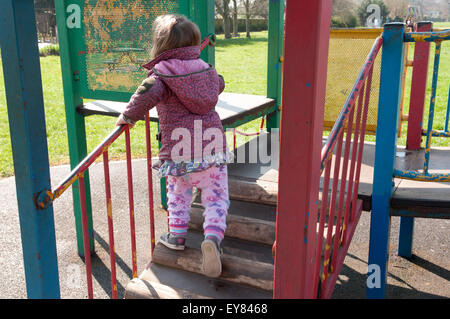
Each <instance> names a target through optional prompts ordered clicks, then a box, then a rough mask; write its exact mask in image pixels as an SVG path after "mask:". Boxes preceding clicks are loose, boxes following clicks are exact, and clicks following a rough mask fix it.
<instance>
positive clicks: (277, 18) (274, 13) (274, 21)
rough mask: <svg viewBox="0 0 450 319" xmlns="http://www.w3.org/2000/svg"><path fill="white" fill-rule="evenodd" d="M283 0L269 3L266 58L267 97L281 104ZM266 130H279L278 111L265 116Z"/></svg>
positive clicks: (273, 0) (272, 0)
mask: <svg viewBox="0 0 450 319" xmlns="http://www.w3.org/2000/svg"><path fill="white" fill-rule="evenodd" d="M284 7H285V1H284V0H270V1H269V43H268V58H267V97H269V98H272V99H275V100H276V104H277V105H278V107H279V106H280V104H281V87H282V81H281V80H282V65H283V63H282V57H283V29H284V19H283V18H284ZM266 128H267V130H268V131H270V129H272V128H280V111H276V112H274V113H272V114H269V115H268V116H267V122H266Z"/></svg>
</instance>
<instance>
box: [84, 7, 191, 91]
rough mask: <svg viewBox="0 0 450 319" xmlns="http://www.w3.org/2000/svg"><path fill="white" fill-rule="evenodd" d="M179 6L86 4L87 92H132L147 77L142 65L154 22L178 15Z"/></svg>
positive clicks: (147, 58)
mask: <svg viewBox="0 0 450 319" xmlns="http://www.w3.org/2000/svg"><path fill="white" fill-rule="evenodd" d="M179 2H180V1H179V0H85V1H84V8H83V30H84V42H85V47H86V54H85V68H86V69H85V73H86V81H87V83H86V86H87V89H88V90H92V91H96V90H102V91H115V92H134V90H135V89H136V87H137V86H138V85H139V84H140V83H141V82H142V79H143V78H145V76H146V75H147V72H146V70H145V69H143V68H142V67H141V65H142V64H144V63H146V62H148V60H149V54H148V52H149V48H150V47H151V35H152V23H153V21H154V20H155V19H156V17H157V16H159V15H162V14H166V13H178V12H180V5H179ZM181 13H183V12H181ZM184 14H185V13H184Z"/></svg>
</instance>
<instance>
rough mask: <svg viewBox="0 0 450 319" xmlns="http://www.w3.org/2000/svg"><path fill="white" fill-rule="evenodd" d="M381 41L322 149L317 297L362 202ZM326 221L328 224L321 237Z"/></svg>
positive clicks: (328, 286)
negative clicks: (368, 124)
mask: <svg viewBox="0 0 450 319" xmlns="http://www.w3.org/2000/svg"><path fill="white" fill-rule="evenodd" d="M382 42H383V40H382V38H381V37H379V38H377V39H376V41H375V43H374V45H373V47H372V49H371V51H370V53H369V55H368V57H367V59H366V61H365V63H364V65H363V67H362V69H361V71H360V73H359V75H358V79H357V81H356V83H355V85H354V86H353V89H352V91H351V92H350V95H349V96H348V98H347V101H346V103H345V104H344V106H343V108H342V110H341V112H340V114H339V116H338V119H337V120H336V122H335V124H334V126H333V129H332V130H331V132H330V135H329V136H328V139H327V141H326V143H325V145H324V146H323V148H322V154H321V173H322V174H323V175H322V176H323V184H322V199H321V206H320V210H319V225H318V231H317V243H316V251H315V263H314V280H315V281H314V287H313V289H314V296H318V297H320V298H329V297H331V294H332V292H333V289H334V286H335V284H336V280H337V276H338V275H339V272H340V269H341V267H342V264H343V262H344V258H345V255H346V253H347V250H348V247H349V245H350V241H351V239H352V237H353V233H354V231H355V228H356V225H357V223H358V220H359V216H360V214H361V211H362V201H361V200H359V199H358V188H359V178H360V171H361V163H362V154H363V149H364V138H365V132H366V121H367V112H368V108H369V102H370V95H371V94H370V92H371V85H372V74H373V67H374V61H375V58H376V57H377V55H378V52H379V51H380V48H381V46H382ZM355 113H356V116H355ZM344 135H345V139H344ZM331 175H332V177H331ZM330 186H331V189H330ZM310 222H311V223H317V221H310ZM325 225H327V227H328V228H327V230H326V234H325V235H326V237H325V238H324V233H325ZM324 241H325V245H324ZM308 242H312V243H314V242H315V241H309V240H308ZM319 285H320V289H319ZM318 293H319V294H318Z"/></svg>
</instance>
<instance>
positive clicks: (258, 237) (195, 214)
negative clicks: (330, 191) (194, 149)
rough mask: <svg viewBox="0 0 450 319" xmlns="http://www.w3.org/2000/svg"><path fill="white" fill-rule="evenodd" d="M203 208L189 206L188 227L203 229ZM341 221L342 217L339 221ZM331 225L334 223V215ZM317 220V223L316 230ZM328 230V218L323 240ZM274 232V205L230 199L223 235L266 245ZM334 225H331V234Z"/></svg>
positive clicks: (271, 241)
mask: <svg viewBox="0 0 450 319" xmlns="http://www.w3.org/2000/svg"><path fill="white" fill-rule="evenodd" d="M203 211H204V208H203V207H202V206H201V205H200V204H199V203H197V202H194V203H193V204H192V207H191V212H190V217H191V218H190V221H189V229H192V230H196V231H199V232H201V231H203V221H204V218H203ZM342 221H343V218H342V220H341V222H342ZM333 225H336V217H335V218H334V222H333ZM318 229H319V222H318V223H317V230H318ZM327 230H328V220H325V225H324V241H325V240H326V235H327ZM275 232H276V214H275V207H273V206H269V205H261V204H256V203H251V202H243V201H236V200H231V204H230V208H229V211H228V216H227V229H226V231H225V237H226V238H228V237H230V238H236V239H242V240H245V241H251V242H256V243H261V244H266V245H273V243H274V241H275ZM334 232H335V227H334V226H333V236H334Z"/></svg>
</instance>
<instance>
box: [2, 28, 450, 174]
mask: <svg viewBox="0 0 450 319" xmlns="http://www.w3.org/2000/svg"><path fill="white" fill-rule="evenodd" d="M435 26H436V27H437V28H447V27H450V23H447V24H445V23H439V24H438V23H436V24H435ZM433 48H434V44H432V49H433ZM432 52H434V50H433V51H432ZM441 52H442V53H441V64H440V69H439V82H438V93H437V100H436V115H435V129H442V128H443V122H444V117H445V107H446V105H447V96H448V85H449V79H450V42H449V41H447V42H444V43H443V46H442V51H441ZM412 54H413V49H411V50H410V57H411V58H412ZM433 60H434V58H433V53H432V55H431V57H430V68H432V64H433ZM40 61H41V70H42V82H43V91H44V104H45V114H46V123H47V136H48V147H49V160H50V164H51V165H57V164H65V163H68V161H69V156H68V145H67V132H66V121H65V111H64V99H63V91H62V80H61V68H60V58H59V57H58V56H47V57H41V58H40ZM216 68H217V70H218V72H219V73H220V74H222V75H223V76H224V78H225V82H226V87H225V92H234V93H246V94H256V95H266V79H267V31H263V32H254V33H252V38H251V39H247V38H245V34H242V33H241V37H240V38H233V39H228V40H225V39H224V38H223V36H221V35H219V36H218V38H217V41H216ZM429 74H430V76H429V79H428V81H429V83H431V72H430V73H429ZM410 79H411V70H409V71H408V77H407V86H406V92H405V104H404V105H405V109H404V113H405V114H407V111H408V106H409V93H410V90H409V87H408V86H409V83H410ZM430 86H431V85H429V87H430ZM429 100H430V89H428V95H427V98H426V100H425V102H426V103H425V109H426V110H428V106H429ZM115 121H116V119H115V118H111V117H104V116H89V117H87V118H86V131H87V136H88V139H87V143H88V151H90V150H92V149H93V148H94V147H95V146H96V145H97V144H98V143H100V142H101V141H102V140H103V138H104V137H105V136H106V135H107V134H108V133H109V132H111V130H112V129H113V128H114V123H115ZM424 123H426V118H425V120H424ZM259 125H260V120H255V121H252V122H250V123H247V124H245V125H243V126H241V127H239V129H240V130H243V131H248V132H254V131H256V130H258V129H259ZM406 129H407V123H405V122H404V123H403V127H402V137H401V138H400V139H399V144H403V145H404V144H405V135H406ZM151 131H152V150H153V155H156V152H157V145H156V141H155V138H154V136H155V134H156V131H157V130H156V125H155V124H152V125H151ZM131 139H132V141H131V143H132V153H133V157H134V158H138V157H144V156H145V155H146V149H145V142H144V141H145V132H144V124H143V123H142V122H139V123H138V124H137V125H136V126H135V128H133V133H132V134H131ZM370 139H373V137H369V140H370ZM246 140H248V137H243V136H238V145H239V144H241V143H244V142H245V141H246ZM432 142H433V145H435V146H438V145H439V146H448V145H450V139H444V138H433V140H432ZM228 143H229V145H231V143H232V138H231V135H228ZM109 152H110V156H111V158H112V159H124V157H125V155H124V153H125V143H124V138H123V137H121V138H119V140H118V141H117V142H116V143H114V144H113V145H112V146H111V147H110V151H109ZM12 174H13V164H12V155H11V144H10V136H9V125H8V116H7V110H6V100H5V89H4V84H3V71H2V66H1V64H0V177H6V176H10V175H12Z"/></svg>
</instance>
